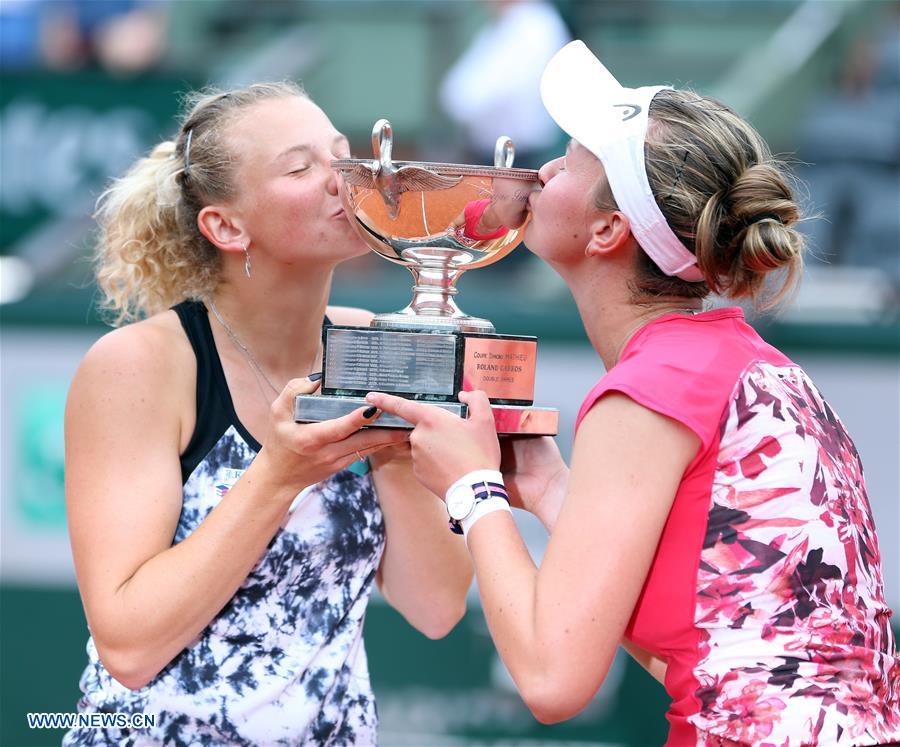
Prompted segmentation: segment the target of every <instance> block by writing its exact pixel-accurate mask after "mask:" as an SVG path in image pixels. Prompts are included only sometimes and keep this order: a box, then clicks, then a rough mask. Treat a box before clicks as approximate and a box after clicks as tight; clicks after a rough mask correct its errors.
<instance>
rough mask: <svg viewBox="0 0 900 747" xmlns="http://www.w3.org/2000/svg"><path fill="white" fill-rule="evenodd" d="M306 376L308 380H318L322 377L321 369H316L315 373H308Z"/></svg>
mask: <svg viewBox="0 0 900 747" xmlns="http://www.w3.org/2000/svg"><path fill="white" fill-rule="evenodd" d="M306 378H307V379H309V380H310V381H318V380H319V379H321V378H322V372H321V371H316V372H315V373H311V374H310V375H309V376H307V377H306Z"/></svg>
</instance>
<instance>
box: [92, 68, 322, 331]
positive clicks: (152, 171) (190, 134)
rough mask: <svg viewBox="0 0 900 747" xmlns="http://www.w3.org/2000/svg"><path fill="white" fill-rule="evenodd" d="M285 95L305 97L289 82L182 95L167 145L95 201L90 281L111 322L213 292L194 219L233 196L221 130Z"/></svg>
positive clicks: (211, 252) (214, 254) (211, 264)
mask: <svg viewBox="0 0 900 747" xmlns="http://www.w3.org/2000/svg"><path fill="white" fill-rule="evenodd" d="M290 96H299V97H301V98H308V97H307V96H306V93H305V92H304V91H303V89H302V88H300V87H299V86H297V85H296V84H294V83H290V82H277V83H256V84H253V85H250V86H247V87H246V88H241V89H237V90H232V91H219V90H215V89H211V88H206V89H204V90H202V91H198V92H195V93H192V94H189V95H188V96H187V97H186V98H185V101H184V105H183V112H184V114H183V115H182V117H181V126H180V128H179V130H178V134H177V136H176V137H175V139H174V140H168V141H165V142H162V143H160V144H158V145H157V146H156V147H155V148H153V150H152V151H151V152H150V154H149V155H147V156H146V157H144V158H141V159H139V160H138V161H137V162H136V163H135V164H134V165H133V166H132V167H131V169H129V171H128V172H127V173H126V174H125V175H124V176H123V177H121V178H119V179H115V180H113V182H112V184H111V185H110V186H109V188H108V189H107V190H106V191H105V192H104V193H103V194H102V195H101V196H100V199H99V200H98V201H97V210H96V213H95V214H94V217H95V219H96V220H97V224H98V232H99V236H98V241H97V248H96V257H95V275H96V279H97V285H98V286H99V288H100V291H101V293H102V295H103V300H102V303H101V308H103V309H105V310H106V311H107V312H109V313H110V317H111V321H112V323H114V324H116V325H120V324H123V323H126V322H129V321H133V320H135V319H140V318H143V317H146V316H150V315H152V314H155V313H157V312H160V311H163V310H165V309H167V308H169V307H170V306H172V305H174V304H176V303H179V302H180V301H183V300H185V299H187V298H203V297H204V296H207V295H209V294H210V293H212V292H213V290H215V288H216V285H217V284H218V281H219V271H220V266H221V260H220V255H219V252H218V250H217V249H216V248H215V247H214V246H213V245H212V244H211V243H210V242H209V241H208V240H207V239H206V237H205V236H203V234H202V233H200V230H199V228H198V227H197V214H198V213H199V212H200V210H201V209H202V208H203V207H204V206H205V205H208V204H210V203H212V202H214V201H221V200H226V199H228V198H229V197H231V196H233V194H234V191H235V183H234V171H235V164H236V158H235V155H234V154H233V153H232V152H231V145H230V143H229V142H228V138H227V137H226V131H227V129H228V126H229V125H230V124H231V123H232V122H233V121H234V120H235V119H236V118H237V117H238V116H239V114H240V113H241V112H242V111H243V110H245V109H246V108H248V107H250V106H252V105H253V104H256V103H258V102H260V101H265V100H267V99H273V98H286V97H290ZM186 148H187V154H186V153H185V149H186ZM186 155H187V159H186V158H185V156H186ZM186 160H187V162H186Z"/></svg>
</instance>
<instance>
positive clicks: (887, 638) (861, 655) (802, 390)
mask: <svg viewBox="0 0 900 747" xmlns="http://www.w3.org/2000/svg"><path fill="white" fill-rule="evenodd" d="M608 391H618V392H622V393H624V394H626V395H627V396H629V397H631V398H632V399H634V400H635V401H636V402H638V403H640V404H642V405H644V406H645V407H648V408H649V409H652V410H654V411H656V412H660V413H661V414H663V415H666V416H668V417H671V418H673V419H675V420H677V421H679V422H681V423H683V424H684V425H686V426H687V427H689V428H690V429H691V430H692V431H694V433H696V434H697V435H698V436H699V438H700V440H701V444H702V445H701V447H700V451H699V452H698V454H697V456H696V457H695V459H694V460H693V462H692V463H691V464H690V465H689V467H688V469H687V470H686V471H685V474H684V476H683V478H682V482H681V485H680V487H679V489H678V492H677V494H676V496H675V500H674V502H673V505H672V508H671V511H670V514H669V517H668V520H667V523H666V526H665V528H664V530H663V534H662V537H661V539H660V542H659V546H658V548H657V552H656V556H655V558H654V560H653V563H652V566H651V569H650V573H649V575H648V577H647V579H646V581H645V584H644V589H643V591H642V594H641V597H640V601H639V602H638V605H637V607H636V608H635V610H634V612H633V615H632V618H631V620H630V622H629V624H628V627H627V629H626V637H627V638H628V639H629V640H631V641H633V642H634V643H635V644H637V645H638V646H641V647H643V648H645V649H647V650H648V651H650V652H652V653H653V654H655V655H656V656H659V657H661V658H662V659H664V660H666V661H667V663H668V666H667V672H666V683H665V684H666V689H667V691H668V693H669V695H670V696H671V697H672V705H671V707H670V709H669V712H668V714H667V718H668V720H669V722H670V732H669V740H668V742H667V745H669V746H670V747H674V746H676V745H677V746H678V747H681V746H682V745H703V746H704V747H731V746H732V745H761V746H764V747H801V746H805V745H820V746H822V747H824V746H825V745H829V746H830V745H835V746H837V745H840V746H844V745H846V746H847V747H851V746H852V747H860V746H862V745H881V744H888V743H892V742H895V741H898V740H900V659H898V656H897V651H896V643H895V640H894V636H893V632H892V630H891V626H890V616H891V610H890V609H889V608H888V607H887V606H886V604H885V599H884V584H883V580H882V573H881V558H880V553H879V548H878V539H877V536H876V532H875V524H874V521H873V518H872V513H871V510H870V507H869V501H868V496H867V494H866V488H865V481H864V479H863V471H862V465H861V462H860V458H859V455H858V454H857V452H856V449H855V447H854V445H853V442H852V440H851V439H850V436H849V435H848V433H847V431H846V430H845V429H844V426H843V424H842V423H841V421H840V419H839V418H838V416H837V415H836V414H835V412H834V411H833V410H832V409H831V408H830V407H829V405H828V403H827V402H826V401H825V400H824V398H823V397H822V395H821V393H820V392H819V391H818V390H817V389H816V387H815V386H814V385H813V383H812V382H811V381H810V379H809V378H808V377H807V376H806V374H805V373H804V372H803V370H801V369H800V368H799V367H798V366H796V365H795V364H794V363H792V362H791V361H790V360H789V359H787V358H786V357H785V356H784V355H782V354H781V353H780V352H779V351H777V350H775V349H774V348H772V347H771V346H769V345H767V344H766V343H765V342H763V341H762V340H761V339H760V338H759V337H758V336H757V334H756V333H755V332H754V331H753V329H752V328H750V327H749V326H748V325H747V324H746V323H745V322H744V320H743V314H742V312H741V311H740V309H722V310H718V311H711V312H706V313H703V314H699V315H697V316H695V317H685V316H683V315H668V316H665V317H662V318H661V319H659V320H656V321H655V322H652V323H650V324H648V325H647V326H646V327H644V328H643V329H642V330H641V331H640V332H639V333H638V334H637V335H635V336H634V338H632V340H631V341H630V342H629V344H628V345H627V347H626V349H625V351H624V354H623V356H622V359H621V361H620V362H619V364H618V365H616V366H615V367H614V368H613V369H611V370H610V371H609V373H607V375H606V376H605V377H604V378H603V379H602V380H601V381H600V383H599V384H598V385H597V386H596V387H595V388H594V389H593V390H592V391H591V393H590V394H589V395H588V397H587V399H586V400H585V402H584V404H583V406H582V410H581V413H580V415H579V422H580V419H581V418H582V417H584V414H585V413H586V412H587V411H588V409H590V407H591V406H592V405H593V404H594V402H596V401H597V400H598V399H599V398H600V397H602V396H603V394H604V393H606V392H608Z"/></svg>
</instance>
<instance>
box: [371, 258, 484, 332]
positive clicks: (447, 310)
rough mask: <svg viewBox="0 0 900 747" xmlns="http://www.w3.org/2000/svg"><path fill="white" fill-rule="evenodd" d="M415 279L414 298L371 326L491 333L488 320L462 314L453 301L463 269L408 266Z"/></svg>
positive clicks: (377, 318) (431, 265)
mask: <svg viewBox="0 0 900 747" xmlns="http://www.w3.org/2000/svg"><path fill="white" fill-rule="evenodd" d="M407 267H408V268H409V271H410V272H411V273H412V275H413V278H414V279H415V285H413V288H412V290H413V299H412V301H411V302H410V304H409V305H408V306H407V307H406V308H404V309H401V310H400V311H395V312H393V313H391V314H377V315H376V316H375V318H374V319H373V320H372V323H371V326H372V327H376V328H378V329H440V330H447V331H455V332H489V333H492V332H494V325H493V324H491V323H490V322H489V321H488V320H487V319H479V318H478V317H474V316H469V315H468V314H465V313H464V312H463V311H462V310H461V309H460V308H459V306H457V305H456V301H454V300H453V296H455V295H456V294H457V293H459V291H458V290H457V289H456V281H457V280H458V279H459V276H460V275H462V273H463V270H460V269H459V268H456V267H453V266H451V265H447V264H438V263H434V264H432V263H422V264H417V265H407Z"/></svg>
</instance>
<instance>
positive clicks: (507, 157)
mask: <svg viewBox="0 0 900 747" xmlns="http://www.w3.org/2000/svg"><path fill="white" fill-rule="evenodd" d="M515 160H516V146H515V145H513V141H512V140H510V139H509V138H508V137H506V135H501V136H500V137H498V138H497V142H496V144H495V145H494V166H495V167H496V168H498V169H511V168H512V165H513V161H515Z"/></svg>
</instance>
